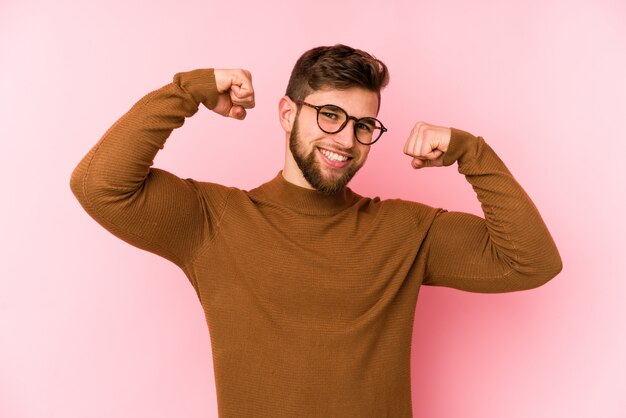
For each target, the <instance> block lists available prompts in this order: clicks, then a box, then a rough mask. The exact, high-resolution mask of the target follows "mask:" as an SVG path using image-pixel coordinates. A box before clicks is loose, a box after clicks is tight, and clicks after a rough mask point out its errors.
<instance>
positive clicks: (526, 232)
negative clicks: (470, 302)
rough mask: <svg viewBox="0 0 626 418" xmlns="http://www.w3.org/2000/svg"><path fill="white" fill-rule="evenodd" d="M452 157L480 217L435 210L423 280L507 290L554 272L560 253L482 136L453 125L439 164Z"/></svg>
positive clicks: (558, 267) (530, 285)
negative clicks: (473, 195)
mask: <svg viewBox="0 0 626 418" xmlns="http://www.w3.org/2000/svg"><path fill="white" fill-rule="evenodd" d="M454 162H458V170H459V173H461V174H463V175H465V178H466V179H467V181H468V182H469V183H470V184H471V185H472V187H473V189H474V191H475V192H476V195H477V197H478V200H479V201H480V203H481V206H482V209H483V212H484V219H482V218H480V217H477V216H474V215H471V214H467V213H459V212H442V213H441V214H439V215H438V217H437V218H436V219H435V220H434V222H433V225H432V227H431V229H430V231H429V234H428V236H427V238H426V241H425V248H426V251H427V253H426V255H427V263H426V275H425V278H424V281H423V284H426V285H435V286H447V287H453V288H457V289H461V290H467V291H472V292H487V293H491V292H510V291H516V290H524V289H531V288H534V287H537V286H540V285H541V284H543V283H545V282H546V281H548V280H550V279H551V278H553V277H554V276H556V275H557V274H558V273H559V272H560V271H561V268H562V264H561V258H560V256H559V252H558V250H557V248H556V246H555V244H554V241H553V240H552V237H551V236H550V233H549V232H548V229H547V228H546V226H545V224H544V222H543V220H542V219H541V216H540V215H539V212H538V211H537V208H536V207H535V205H534V204H533V202H532V201H531V199H530V198H529V197H528V195H527V194H526V192H525V191H524V190H523V189H522V187H521V186H520V185H519V184H518V183H517V181H516V180H515V179H514V178H513V176H512V175H511V173H510V172H509V170H508V169H507V168H506V166H505V165H504V163H503V162H502V161H501V160H500V158H498V156H497V155H496V154H495V152H494V151H493V150H492V149H491V148H490V147H489V145H487V144H486V143H485V141H484V139H483V138H481V137H474V136H473V135H471V134H470V133H468V132H464V131H461V130H458V129H453V130H452V139H451V142H450V147H449V149H448V152H447V153H446V154H445V157H444V165H451V164H453V163H454Z"/></svg>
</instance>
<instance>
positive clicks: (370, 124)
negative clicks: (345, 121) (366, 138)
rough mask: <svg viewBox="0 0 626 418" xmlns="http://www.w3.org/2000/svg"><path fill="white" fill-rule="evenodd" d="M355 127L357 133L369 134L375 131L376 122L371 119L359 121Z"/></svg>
mask: <svg viewBox="0 0 626 418" xmlns="http://www.w3.org/2000/svg"><path fill="white" fill-rule="evenodd" d="M355 126H356V128H357V129H358V130H359V131H363V132H368V133H371V132H374V129H376V122H374V121H373V120H371V119H362V120H359V121H358V122H357V123H356V125H355Z"/></svg>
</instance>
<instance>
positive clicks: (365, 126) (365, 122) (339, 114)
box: [296, 100, 387, 145]
mask: <svg viewBox="0 0 626 418" xmlns="http://www.w3.org/2000/svg"><path fill="white" fill-rule="evenodd" d="M296 104H298V105H305V106H308V107H311V108H313V109H315V110H316V111H317V126H319V128H320V129H321V130H322V131H324V132H326V133H327V134H336V133H337V132H339V131H341V130H342V129H343V128H345V127H346V125H347V124H348V121H349V120H350V119H352V120H354V136H355V138H356V140H357V141H359V142H360V143H361V144H363V145H372V144H373V143H374V142H376V141H378V139H380V137H381V136H382V134H384V133H385V132H387V128H385V127H384V126H383V124H382V123H381V122H380V121H379V120H378V119H376V118H371V117H365V118H358V119H357V118H356V117H354V116H350V115H348V112H346V111H345V110H343V109H342V108H340V107H339V106H335V105H331V104H327V105H324V106H315V105H312V104H310V103H307V102H304V101H301V100H298V101H296Z"/></svg>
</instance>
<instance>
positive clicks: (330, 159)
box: [317, 147, 353, 168]
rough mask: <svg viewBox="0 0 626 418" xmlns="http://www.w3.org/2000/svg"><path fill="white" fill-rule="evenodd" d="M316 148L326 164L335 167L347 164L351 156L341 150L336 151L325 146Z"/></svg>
mask: <svg viewBox="0 0 626 418" xmlns="http://www.w3.org/2000/svg"><path fill="white" fill-rule="evenodd" d="M317 150H318V151H319V152H320V154H321V156H322V158H323V160H324V161H325V162H326V163H327V164H328V165H330V166H331V167H335V168H342V167H345V166H347V165H348V164H349V162H350V160H351V159H352V158H353V157H351V156H349V155H348V154H345V153H343V152H338V151H334V150H330V149H327V148H320V147H317Z"/></svg>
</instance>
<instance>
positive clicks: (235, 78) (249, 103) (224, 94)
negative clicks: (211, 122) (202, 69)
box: [212, 69, 254, 119]
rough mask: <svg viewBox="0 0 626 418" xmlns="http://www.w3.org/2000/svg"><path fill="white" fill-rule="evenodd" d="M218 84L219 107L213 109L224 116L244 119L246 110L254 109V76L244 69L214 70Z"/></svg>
mask: <svg viewBox="0 0 626 418" xmlns="http://www.w3.org/2000/svg"><path fill="white" fill-rule="evenodd" d="M214 73H215V83H216V84H217V91H218V93H219V95H218V97H217V105H216V106H215V107H214V108H213V109H212V110H213V111H214V112H216V113H219V114H220V115H222V116H228V117H231V118H235V119H244V118H245V117H246V109H251V108H253V107H254V88H253V87H252V75H251V74H250V72H249V71H246V70H242V69H234V70H218V69H216V70H214Z"/></svg>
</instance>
